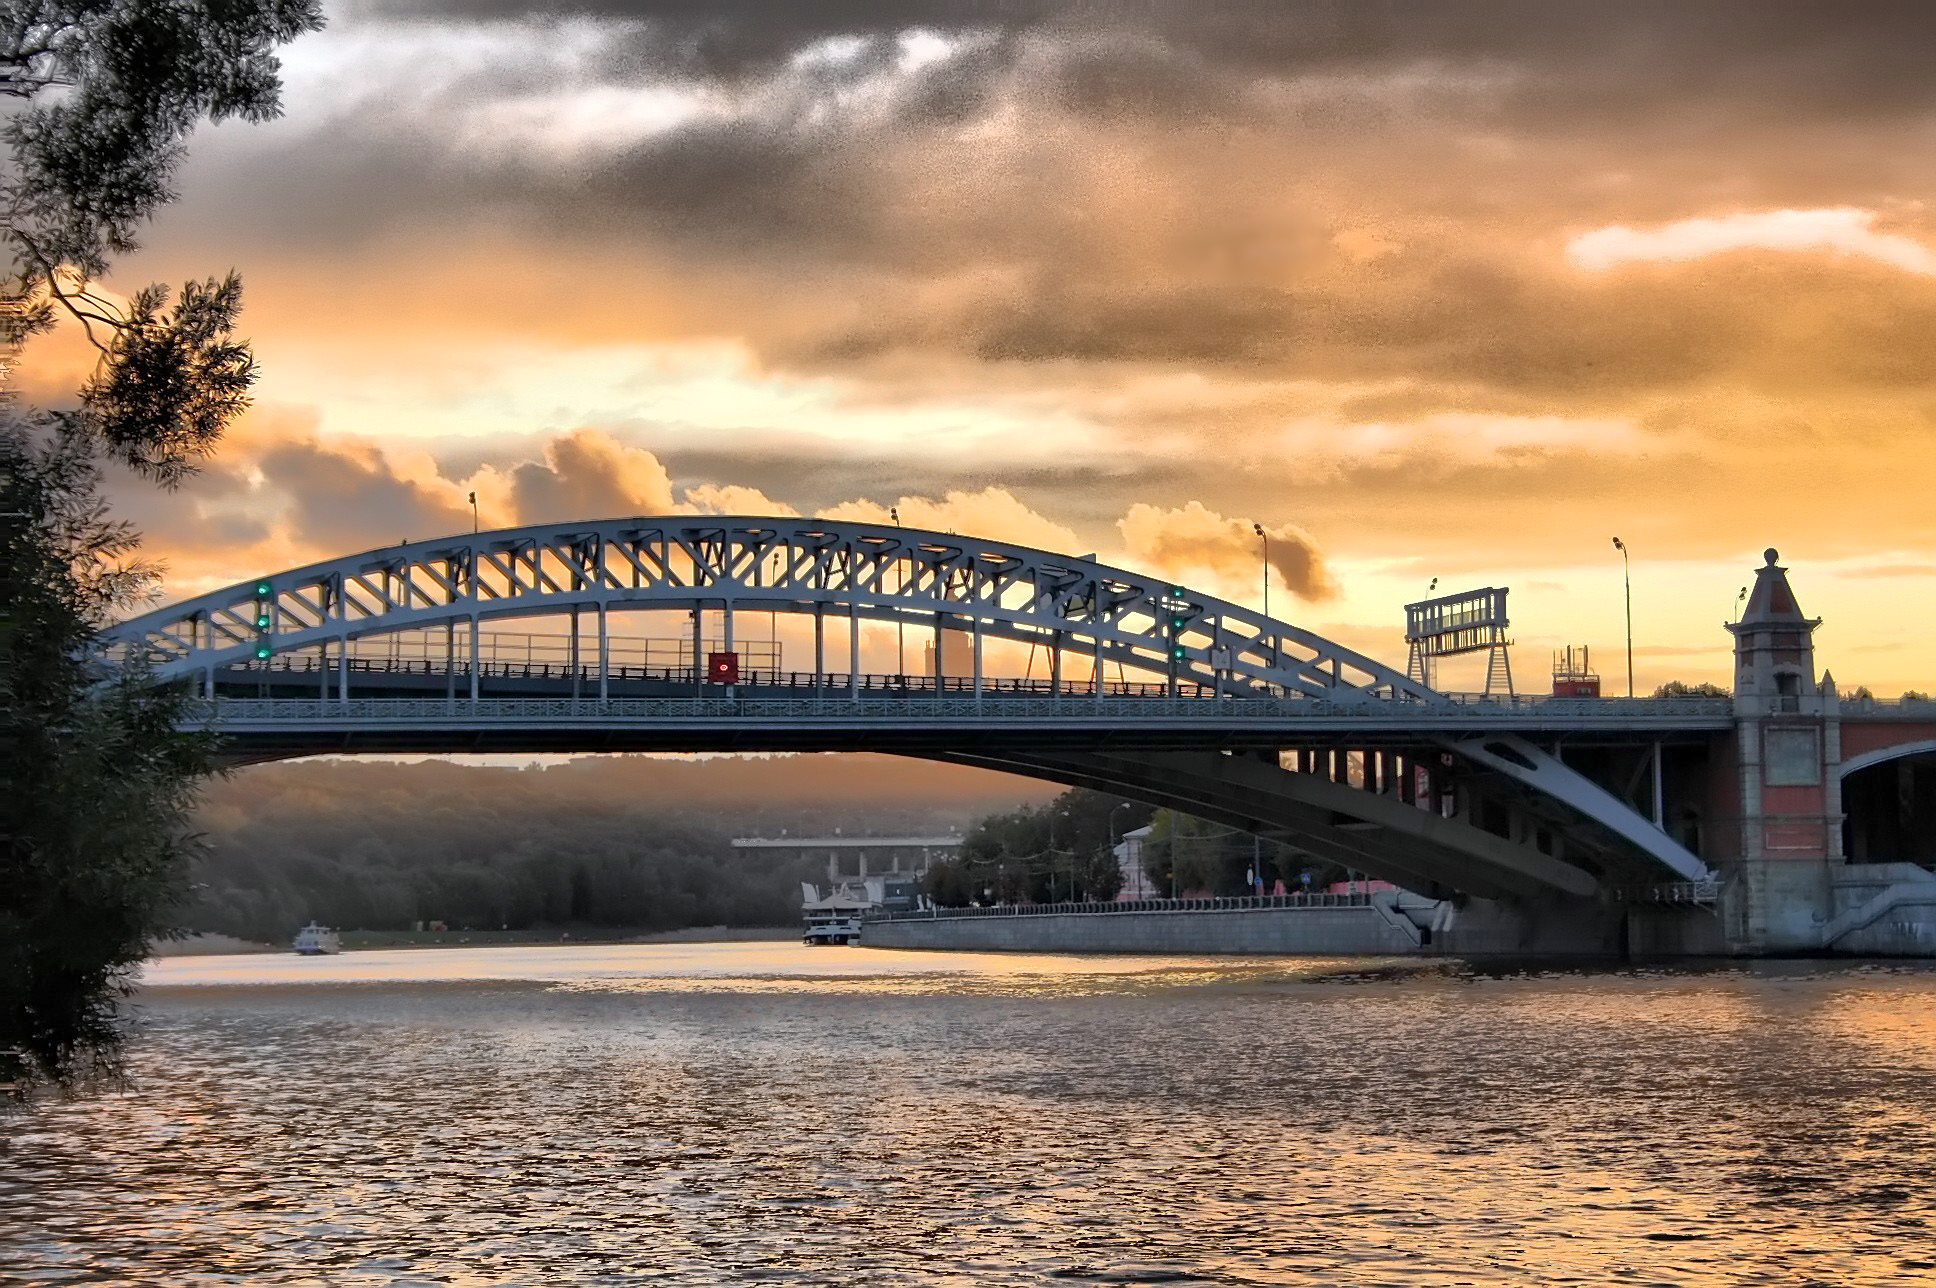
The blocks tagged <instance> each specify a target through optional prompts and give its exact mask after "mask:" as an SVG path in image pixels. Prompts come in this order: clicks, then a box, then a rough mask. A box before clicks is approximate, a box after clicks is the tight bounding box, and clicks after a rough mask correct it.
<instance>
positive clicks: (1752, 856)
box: [1708, 549, 1936, 956]
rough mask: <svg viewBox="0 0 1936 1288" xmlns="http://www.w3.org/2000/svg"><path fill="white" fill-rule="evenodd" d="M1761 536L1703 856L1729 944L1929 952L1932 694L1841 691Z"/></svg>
mask: <svg viewBox="0 0 1936 1288" xmlns="http://www.w3.org/2000/svg"><path fill="white" fill-rule="evenodd" d="M1778 558H1779V555H1778V552H1776V551H1774V550H1772V549H1771V550H1768V551H1767V552H1766V554H1765V562H1764V563H1763V565H1762V567H1761V568H1760V569H1759V570H1757V572H1756V574H1755V583H1754V588H1753V590H1752V592H1751V593H1750V595H1749V598H1748V603H1747V607H1746V610H1745V611H1744V613H1743V614H1742V617H1741V620H1740V621H1738V622H1735V623H1733V624H1732V625H1730V626H1729V627H1728V630H1729V631H1730V632H1731V633H1732V634H1733V635H1734V654H1735V672H1734V705H1735V720H1734V730H1733V733H1732V735H1731V736H1730V737H1728V738H1727V739H1725V740H1724V741H1723V744H1722V745H1721V746H1719V747H1717V748H1716V753H1715V754H1714V756H1713V757H1712V759H1711V762H1710V764H1711V774H1710V780H1711V781H1710V785H1709V790H1710V794H1711V801H1710V813H1711V817H1712V818H1713V819H1714V820H1715V823H1716V835H1715V837H1714V840H1715V842H1716V844H1715V845H1714V846H1713V848H1712V850H1711V852H1710V854H1709V855H1708V858H1709V859H1710V861H1711V862H1713V863H1715V865H1716V867H1717V868H1718V869H1719V870H1720V871H1721V872H1722V873H1723V874H1724V875H1725V876H1726V878H1727V881H1726V885H1725V887H1724V895H1723V900H1722V909H1721V910H1722V924H1723V929H1724V933H1725V936H1726V939H1727V942H1728V944H1729V946H1730V948H1731V949H1733V950H1734V951H1736V952H1741V953H1752V954H1783V953H1813V952H1821V951H1831V952H1849V953H1884V954H1898V953H1899V954H1910V955H1917V956H1924V955H1929V954H1931V953H1936V873H1932V872H1931V871H1930V868H1929V866H1928V865H1930V864H1931V863H1932V862H1936V704H1932V703H1928V702H1919V701H1916V700H1914V699H1905V700H1899V701H1896V702H1883V701H1877V700H1876V699H1874V698H1872V697H1870V696H1868V695H1866V694H1864V695H1862V696H1860V697H1857V698H1854V699H1848V698H1845V697H1844V696H1843V695H1841V694H1840V693H1838V691H1837V689H1836V685H1835V680H1834V677H1833V676H1831V675H1829V674H1827V673H1826V672H1824V673H1822V674H1821V675H1820V676H1819V677H1818V676H1817V674H1816V671H1815V647H1814V634H1815V630H1816V628H1817V627H1819V626H1820V625H1821V619H1820V618H1810V617H1805V616H1804V615H1803V614H1802V610H1801V608H1800V606H1799V604H1798V603H1797V601H1796V598H1795V593H1794V591H1793V590H1792V589H1791V588H1790V586H1789V584H1788V573H1787V570H1786V569H1785V568H1783V567H1781V566H1780V564H1779V563H1778V562H1777V560H1778Z"/></svg>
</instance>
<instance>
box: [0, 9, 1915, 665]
mask: <svg viewBox="0 0 1936 1288" xmlns="http://www.w3.org/2000/svg"><path fill="white" fill-rule="evenodd" d="M1852 14H1860V15H1863V16H1861V17H1853V16H1851V15H1852ZM1932 50H1936V5H1928V4H1902V5H1889V4H1864V5H1861V6H1855V7H1846V6H1832V5H1825V4H1797V3H1768V2H1762V3H1754V4H1748V3H1739V4H1708V5H1701V4H1690V3H1671V4H1670V3H1660V4H1650V3H1637V2H1636V3H1623V4H1605V3H1557V2H1546V3H1494V4H1479V3H1459V4H1449V3H1445V2H1444V0H1418V2H1417V3H1406V2H1404V0H1366V2H1363V3H1346V2H1345V0H1335V2H1332V3H1282V2H1279V0H1270V2H1264V0H1258V2H1256V3H1233V2H1230V0H1196V2H1194V3H1166V2H1164V0H1122V2H1120V3H1106V4H1105V3H1098V2H1094V0H1091V2H1087V3H1053V2H1051V0H1041V2H1039V3H1038V2H1035V0H981V2H978V3H974V2H969V0H961V2H960V3H926V4H920V3H895V4H890V3H885V2H884V0H845V2H842V0H833V2H831V3H821V4H812V5H808V4H801V3H797V2H782V0H665V2H662V3H645V2H641V3H623V2H621V0H609V2H605V0H587V2H586V3H582V4H566V5H547V6H543V7H538V6H526V5H524V4H521V3H518V2H517V0H479V2H477V3H462V2H460V0H451V2H450V3H447V4H443V3H437V2H436V0H425V2H423V3H413V2H412V0H349V2H345V3H337V4H334V5H332V6H331V8H330V10H329V26H328V29H327V30H325V31H323V32H321V33H319V34H316V35H312V36H308V37H305V38H303V39H302V40H300V41H298V42H297V43H295V44H294V45H292V46H290V47H289V48H288V49H287V51H286V57H285V76H286V93H285V107H286V114H285V116H284V117H283V119H281V120H279V121H277V122H274V123H272V124H268V125H263V126H248V125H224V126H222V127H220V128H217V129H211V130H204V131H202V132H201V133H199V134H198V135H197V136H196V138H195V139H194V141H193V147H192V156H191V159H190V161H189V162H188V164H187V165H186V167H185V168H184V170H183V172H182V175H181V179H180V184H179V187H180V193H181V199H180V200H179V201H178V202H177V203H176V204H175V205H173V206H171V207H170V208H169V209H168V210H167V211H166V213H165V214H164V215H163V216H162V218H161V219H160V220H159V221H158V222H157V223H156V224H155V225H154V227H153V228H152V230H151V233H150V235H149V236H148V238H147V247H146V250H145V251H144V252H143V253H141V254H139V255H137V256H134V257H131V258H129V259H127V260H125V261H123V263H122V264H121V266H120V271H119V274H118V276H117V277H116V279H115V280H114V283H113V284H115V285H119V286H121V287H123V288H127V287H131V286H133V285H136V284H139V283H140V282H143V281H146V280H150V279H157V280H164V281H175V282H179V281H180V280H182V279H184V278H186V277H190V276H205V275H207V274H209V273H217V272H221V271H224V270H226V269H228V268H230V267H234V268H237V269H239V270H240V271H241V272H242V274H243V276H244V279H245V281H246V282H247V285H248V306H247V311H246V315H245V324H244V330H245V333H246V334H248V335H249V336H250V337H251V338H252V339H253V340H254V342H255V345H256V350H257V354H258V357H259V360H260V362H261V365H262V368H263V376H262V379H261V382H260V384H259V386H258V395H259V396H258V401H257V405H256V407H255V409H254V410H253V411H252V412H251V413H250V414H249V415H248V417H247V418H246V420H245V422H244V423H243V424H242V425H241V426H239V427H238V429H237V430H236V431H235V432H234V433H233V435H232V436H231V440H230V442H229V443H228V445H227V446H226V448H225V449H224V451H223V452H222V454H221V455H220V457H219V458H218V459H216V460H215V461H214V462H212V463H211V465H210V467H209V468H208V469H207V470H206V471H205V472H204V474H203V475H202V476H201V477H200V478H199V479H197V480H196V481H194V482H193V483H191V484H189V485H188V486H187V487H185V488H184V489H183V490H182V491H181V492H180V493H178V494H176V495H173V496H162V495H158V494H153V493H149V492H146V491H143V490H142V489H138V488H123V489H121V490H120V492H119V495H120V496H122V497H123V498H124V503H125V505H126V508H127V510H128V512H129V513H130V514H131V515H132V516H133V517H135V518H137V519H138V520H139V521H140V522H141V523H142V524H143V525H144V526H145V527H146V529H147V531H148V532H149V534H150V542H151V545H152V547H153V549H154V551H155V553H157V554H158V555H160V556H162V557H163V558H165V559H166V560H167V561H168V564H169V566H170V574H169V580H170V590H171V592H183V593H186V592H189V591H193V590H197V589H201V588H205V587H207V586H210V585H212V584H216V583H225V582H229V581H235V580H240V579H243V578H248V577H252V576H255V575H256V574H258V573H259V572H262V571H265V570H271V569H277V568H282V567H286V566H290V565H292V564H296V563H301V562H305V561H308V560H311V559H315V558H321V557H324V556H327V555H332V554H338V553H346V552H349V551H352V550H356V549H362V548H367V547H371V546H377V545H384V544H391V543H394V542H397V541H400V540H403V539H405V538H410V539H422V538H427V537H431V536H435V535H437V534H439V533H441V532H446V531H456V530H468V528H469V525H470V513H469V507H468V505H467V503H466V501H465V494H466V492H468V491H470V490H472V489H475V490H476V491H477V492H478V493H479V495H480V498H481V504H482V509H483V519H484V522H485V525H486V526H492V525H498V524H511V523H515V522H527V521H529V522H539V521H552V520H567V519H574V518H591V517H605V516H610V515H615V514H633V513H658V512H666V511H669V510H692V511H717V512H731V513H763V512H764V513H793V512H798V513H803V514H822V515H828V516H834V517H845V518H861V519H869V518H885V517H886V512H887V507H888V506H890V505H898V506H899V507H900V510H901V513H902V517H903V519H904V521H906V522H907V523H909V524H912V525H926V526H934V527H940V528H946V529H952V530H956V531H961V532H974V533H980V534H984V535H987V536H991V537H999V538H1003V539H1006V540H1011V541H1017V542H1021V543H1025V544H1032V545H1043V546H1048V547H1052V548H1057V549H1061V550H1064V551H1068V552H1071V553H1078V554H1080V553H1085V552H1090V551H1094V552H1096V553H1097V554H1098V555H1099V556H1100V557H1102V558H1104V559H1105V560H1111V561H1116V562H1122V563H1126V564H1129V565H1130V566H1134V567H1141V568H1147V569H1150V570H1153V571H1161V572H1164V573H1166V574H1169V575H1173V576H1177V577H1182V578H1187V579H1189V580H1190V581H1191V583H1192V584H1195V585H1200V586H1203V587H1206V588H1209V589H1213V590H1216V591H1219V592H1221V593H1225V594H1228V595H1230V596H1232V597H1235V598H1240V599H1243V600H1245V601H1247V602H1251V603H1255V602H1256V600H1257V598H1258V593H1259V576H1258V570H1259V565H1258V549H1257V542H1256V539H1255V537H1254V536H1252V535H1251V531H1250V525H1251V523H1252V521H1261V522H1263V523H1264V524H1266V525H1267V526H1269V527H1271V528H1272V529H1273V531H1274V532H1275V533H1276V537H1275V539H1274V542H1273V548H1274V553H1276V554H1278V555H1279V556H1280V559H1279V561H1278V562H1279V567H1278V569H1277V573H1276V581H1275V584H1274V586H1273V590H1272V607H1273V609H1274V610H1277V615H1279V616H1285V617H1289V618H1290V619H1291V620H1293V621H1296V622H1298V623H1299V624H1301V625H1304V626H1307V627H1310V628H1312V629H1315V630H1318V631H1320V632H1322V633H1324V634H1327V635H1330V636H1332V637H1334V638H1336V639H1338V640H1340V641H1341V642H1343V643H1346V644H1349V645H1352V646H1354V647H1358V648H1361V649H1364V650H1366V651H1369V652H1372V653H1374V654H1376V655H1379V656H1381V657H1383V658H1385V659H1387V660H1390V661H1393V662H1395V663H1397V664H1400V665H1402V664H1403V660H1404V659H1403V650H1402V645H1400V644H1399V642H1398V641H1399V638H1400V635H1401V627H1402V612H1401V607H1400V606H1401V605H1402V604H1403V603H1404V602H1405V601H1407V600H1411V599H1417V598H1421V597H1423V595H1424V594H1425V591H1426V587H1427V585H1428V583H1429V582H1430V581H1431V579H1432V578H1434V577H1436V578H1438V579H1439V584H1440V588H1441V590H1444V589H1458V588H1462V587H1465V586H1484V585H1504V586H1510V587H1511V589H1512V600H1513V608H1514V612H1513V617H1514V622H1515V633H1516V636H1517V638H1518V641H1519V647H1518V649H1517V651H1516V654H1515V664H1516V669H1517V670H1518V672H1519V678H1520V681H1521V684H1522V687H1529V688H1534V689H1543V687H1544V681H1545V674H1546V672H1547V669H1548V663H1549V659H1550V652H1551V650H1552V649H1553V648H1554V647H1557V646H1559V645H1561V644H1565V643H1580V642H1585V643H1590V644H1592V645H1593V646H1594V649H1595V654H1596V660H1597V661H1598V662H1599V666H1600V670H1601V671H1602V673H1603V674H1605V675H1606V676H1607V679H1608V686H1607V687H1608V691H1609V692H1620V691H1624V668H1623V665H1622V663H1621V662H1620V660H1619V657H1618V652H1619V649H1620V644H1621V634H1622V629H1623V628H1622V606H1621V604H1622V601H1621V564H1620V557H1619V554H1618V552H1617V551H1615V550H1614V549H1613V546H1612V542H1611V537H1612V536H1614V535H1618V536H1620V537H1622V538H1623V539H1624V540H1625V541H1626V542H1627V544H1628V545H1629V546H1630V547H1631V549H1632V552H1633V559H1634V563H1633V582H1634V586H1633V602H1634V620H1635V634H1636V637H1637V638H1636V645H1637V647H1636V650H1635V652H1636V667H1637V671H1638V682H1639V686H1640V687H1641V689H1642V690H1643V691H1645V690H1647V689H1650V688H1651V687H1652V686H1653V685H1655V684H1657V683H1659V682H1661V681H1664V680H1668V679H1673V678H1679V679H1685V680H1722V681H1725V680H1726V679H1727V677H1728V653H1727V645H1728V638H1727V636H1726V633H1725V632H1724V631H1723V630H1722V628H1721V623H1722V622H1723V621H1724V620H1726V619H1727V617H1728V616H1729V613H1730V611H1731V609H1732V606H1733V602H1734V598H1735V593H1736V591H1737V590H1738V588H1740V587H1741V586H1743V585H1744V584H1747V583H1748V582H1749V581H1750V580H1751V571H1752V568H1753V567H1754V566H1755V565H1756V564H1758V563H1759V562H1760V552H1761V550H1762V549H1763V547H1766V546H1770V545H1773V546H1778V547H1779V548H1780V549H1781V551H1782V555H1783V562H1784V563H1786V564H1788V565H1789V566H1790V567H1791V568H1792V570H1793V571H1792V574H1791V576H1792V580H1793V583H1794V585H1795V588H1796V592H1797V594H1798V595H1799V597H1800V599H1801V602H1802V605H1803V607H1804V608H1805V609H1806V610H1807V611H1809V612H1810V613H1811V614H1819V615H1821V616H1823V617H1825V618H1826V619H1827V624H1826V625H1825V626H1824V627H1823V629H1822V631H1821V633H1820V635H1819V636H1818V644H1819V647H1820V650H1821V652H1820V657H1821V660H1822V661H1823V662H1824V663H1825V664H1826V665H1828V666H1829V667H1831V668H1832V669H1833V671H1834V673H1835V675H1836V678H1837V679H1838V681H1840V682H1842V683H1843V684H1844V685H1845V686H1847V685H1853V684H1868V685H1870V686H1872V687H1873V688H1874V689H1875V690H1876V691H1877V692H1878V693H1880V694H1882V695H1884V696H1893V695H1894V694H1896V693H1899V692H1901V691H1902V690H1903V689H1904V688H1906V687H1909V686H1912V685H1913V686H1915V687H1918V688H1923V689H1931V688H1936V650H1932V648H1931V647H1930V646H1929V644H1928V641H1929V640H1931V639H1932V638H1936V594H1933V593H1932V592H1936V453H1932V451H1931V450H1930V448H1931V443H1932V423H1933V418H1936V389H1933V388H1932V385H1931V379H1932V376H1936V211H1932V210H1931V208H1930V206H1929V204H1928V199H1929V196H1930V194H1931V193H1932V190H1933V189H1932V179H1933V178H1936V75H1932V73H1931V71H1930V66H1929V63H1930V58H1931V53H1932ZM79 361H80V359H79V356H78V354H77V353H75V351H74V350H72V349H71V348H68V347H63V344H62V342H61V341H60V340H59V339H56V340H52V341H46V342H42V343H41V344H40V345H39V347H38V348H37V349H36V350H35V351H34V352H31V353H30V354H29V356H28V363H27V368H26V370H25V371H24V372H23V375H24V376H25V377H26V378H27V380H28V383H29V387H30V392H34V391H35V388H36V386H37V387H38V391H39V392H40V396H42V397H43V398H45V399H48V400H54V399H55V398H56V391H58V390H60V389H62V388H71V387H72V385H73V384H74V383H75V381H76V379H77V377H78V374H79V372H80V367H79V366H78V365H77V364H78V363H79Z"/></svg>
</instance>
